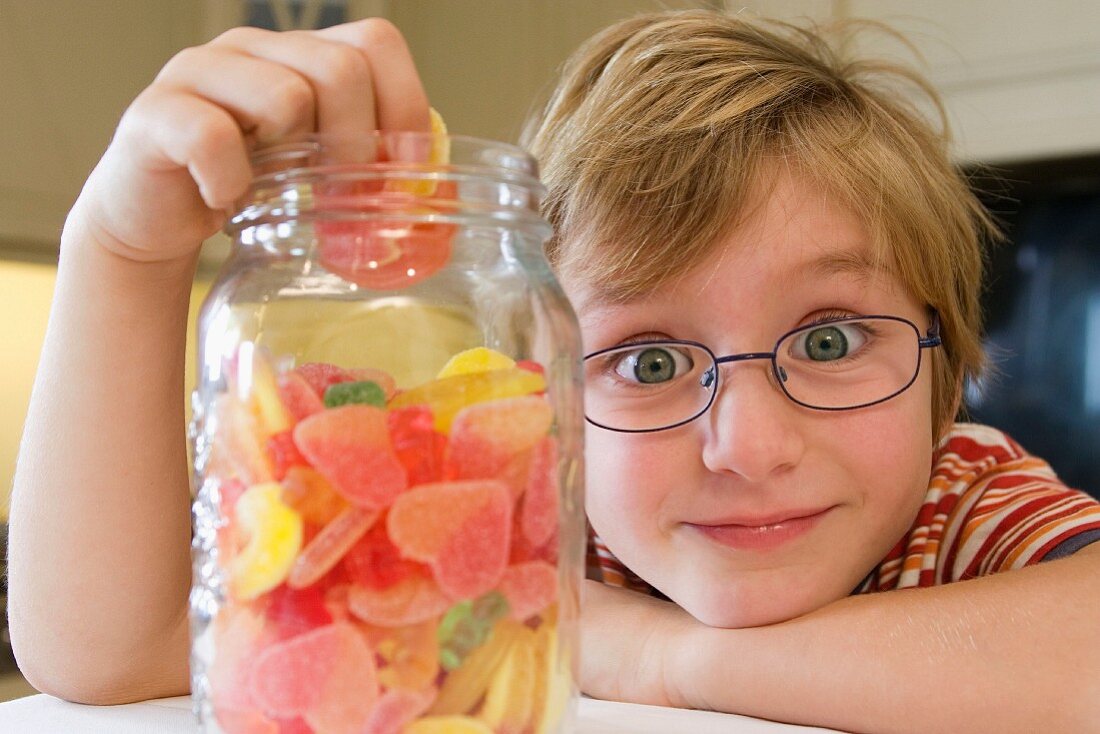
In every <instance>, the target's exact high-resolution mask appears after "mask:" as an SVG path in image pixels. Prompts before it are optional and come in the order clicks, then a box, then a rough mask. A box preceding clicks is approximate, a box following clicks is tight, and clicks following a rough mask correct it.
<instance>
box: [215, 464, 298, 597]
mask: <svg viewBox="0 0 1100 734" xmlns="http://www.w3.org/2000/svg"><path fill="white" fill-rule="evenodd" d="M281 491H282V487H280V486H279V485H278V484H277V483H275V482H268V483H265V484H257V485H255V486H253V487H249V488H248V490H246V491H245V493H244V494H242V495H241V497H240V499H239V500H237V505H236V509H235V513H234V514H235V517H236V521H237V524H238V525H239V526H240V527H241V528H242V529H243V530H244V532H245V534H246V535H247V536H248V543H247V545H245V547H244V549H243V550H241V552H240V554H239V555H237V557H236V558H234V559H233V561H232V562H231V563H230V565H229V575H230V585H231V588H232V590H233V593H234V594H235V595H236V596H237V597H238V598H240V599H254V598H255V597H257V596H259V595H260V594H262V593H264V592H265V591H270V590H271V589H273V588H275V587H276V586H278V585H279V584H280V583H282V581H283V579H285V578H286V576H287V574H288V573H289V572H290V567H291V565H292V564H293V563H294V558H295V556H297V555H298V551H299V550H300V549H301V547H302V518H301V517H300V516H299V515H298V513H296V512H295V511H294V510H292V509H291V508H290V507H288V506H287V505H286V504H284V503H283V501H282V500H281V499H280V498H279V495H280V493H281Z"/></svg>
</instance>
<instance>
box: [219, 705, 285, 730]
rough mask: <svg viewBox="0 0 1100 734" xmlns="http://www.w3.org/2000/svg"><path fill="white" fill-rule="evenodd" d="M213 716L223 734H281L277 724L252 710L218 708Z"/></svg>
mask: <svg viewBox="0 0 1100 734" xmlns="http://www.w3.org/2000/svg"><path fill="white" fill-rule="evenodd" d="M215 716H216V718H217V720H218V726H220V727H221V729H222V731H224V732H225V734H282V732H281V731H280V729H279V725H278V724H276V723H275V722H274V721H272V720H271V719H269V718H267V717H266V716H264V715H263V714H261V713H260V712H259V711H256V710H253V709H240V710H238V709H228V708H220V709H218V710H217V713H216V714H215Z"/></svg>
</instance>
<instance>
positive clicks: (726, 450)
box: [700, 360, 805, 482]
mask: <svg viewBox="0 0 1100 734" xmlns="http://www.w3.org/2000/svg"><path fill="white" fill-rule="evenodd" d="M719 369H720V370H722V374H721V376H720V378H719V382H718V394H717V395H715V396H714V403H713V404H712V405H711V407H710V410H709V411H707V413H706V415H705V416H703V417H702V418H701V419H700V420H701V421H704V422H705V426H706V433H707V435H706V439H705V443H704V445H703V463H704V464H705V465H706V467H707V468H708V469H709V470H710V471H713V472H716V473H726V474H736V475H739V476H741V477H743V478H744V479H746V480H748V481H750V482H761V481H763V480H765V479H766V478H767V477H769V476H770V475H772V474H777V473H781V472H782V471H784V470H786V469H789V468H791V467H793V466H795V465H796V464H797V463H798V462H799V460H800V459H801V458H802V455H803V453H804V452H805V443H804V439H803V436H802V433H801V432H800V431H799V430H798V421H799V415H798V413H799V411H801V410H803V408H801V407H800V406H798V405H796V404H795V403H794V402H792V401H791V400H789V399H788V398H787V397H786V396H785V395H783V393H782V391H781V390H780V389H779V388H778V387H777V386H776V385H775V384H774V380H775V377H774V375H773V373H772V371H771V363H770V362H769V361H767V360H760V361H751V362H737V363H733V364H725V365H722V366H720V367H719Z"/></svg>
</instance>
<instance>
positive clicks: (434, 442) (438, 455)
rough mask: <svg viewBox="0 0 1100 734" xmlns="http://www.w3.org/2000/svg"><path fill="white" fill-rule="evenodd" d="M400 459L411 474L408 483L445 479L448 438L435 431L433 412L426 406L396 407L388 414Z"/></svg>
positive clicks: (392, 436)
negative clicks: (444, 459)
mask: <svg viewBox="0 0 1100 734" xmlns="http://www.w3.org/2000/svg"><path fill="white" fill-rule="evenodd" d="M386 421H387V425H388V426H389V429H390V440H391V441H392V442H393V450H394V453H395V454H397V460H398V461H400V462H401V465H402V466H404V467H405V471H406V472H407V473H408V477H409V486H410V487H415V486H416V485H418V484H426V483H428V482H437V481H439V480H440V479H442V478H443V457H444V453H445V451H446V448H447V437H446V436H444V435H443V434H442V433H439V432H437V431H436V430H435V421H434V419H433V418H432V411H431V410H429V409H428V408H427V407H425V406H423V405H414V406H412V407H409V408H397V409H395V410H391V411H389V413H388V414H387V416H386Z"/></svg>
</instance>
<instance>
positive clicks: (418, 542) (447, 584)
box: [386, 479, 512, 599]
mask: <svg viewBox="0 0 1100 734" xmlns="http://www.w3.org/2000/svg"><path fill="white" fill-rule="evenodd" d="M386 527H387V528H388V530H389V534H390V538H391V540H393V543H394V545H396V546H397V548H398V550H400V551H401V553H402V555H404V556H405V557H406V558H411V559H413V560H416V561H421V562H423V563H427V564H428V565H429V566H431V568H432V574H433V576H434V577H435V580H436V581H437V582H438V583H439V587H440V588H441V589H442V590H443V591H444V592H445V593H446V594H448V595H449V596H450V597H451V598H452V599H468V598H471V597H476V596H480V595H481V594H483V593H485V592H486V591H489V590H491V589H493V588H494V587H495V586H496V584H497V582H498V581H500V578H501V576H502V575H503V573H504V567H505V566H506V565H507V562H508V548H509V542H510V535H511V527H512V500H511V495H510V494H509V492H508V487H507V486H506V485H505V484H503V483H502V482H498V481H495V480H491V479H489V480H481V481H468V482H438V483H435V484H423V485H421V486H419V487H414V488H412V489H410V490H409V491H407V492H405V493H404V494H402V495H401V496H400V497H398V498H397V500H396V501H395V502H394V503H393V506H392V507H391V508H390V512H389V515H388V516H387V518H386Z"/></svg>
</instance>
